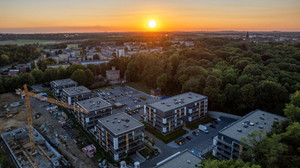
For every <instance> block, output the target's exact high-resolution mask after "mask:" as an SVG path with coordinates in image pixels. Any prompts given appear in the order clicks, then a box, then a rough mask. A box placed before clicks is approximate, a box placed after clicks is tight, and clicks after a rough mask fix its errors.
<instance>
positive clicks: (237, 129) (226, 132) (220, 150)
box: [213, 110, 285, 159]
mask: <svg viewBox="0 0 300 168" xmlns="http://www.w3.org/2000/svg"><path fill="white" fill-rule="evenodd" d="M284 119H285V118H284V117H282V116H279V115H276V114H272V113H269V112H266V111H262V110H255V111H252V112H250V113H248V114H247V115H245V116H244V117H242V118H241V119H239V120H237V121H236V122H234V123H232V124H230V125H229V126H227V127H225V128H223V129H222V130H220V131H219V133H218V135H217V136H216V137H215V138H214V139H213V144H214V145H215V146H216V147H215V148H214V150H213V155H214V156H216V157H217V158H219V159H230V158H232V159H237V158H238V157H239V155H240V154H241V153H242V152H243V151H246V150H247V149H246V148H244V145H243V143H244V142H241V140H242V139H247V137H248V135H249V134H250V133H252V132H254V131H260V130H262V131H263V134H266V133H267V132H269V131H270V130H271V128H272V125H273V123H274V122H279V121H281V120H284Z"/></svg>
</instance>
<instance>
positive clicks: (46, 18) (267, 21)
mask: <svg viewBox="0 0 300 168" xmlns="http://www.w3.org/2000/svg"><path fill="white" fill-rule="evenodd" d="M149 20H155V21H156V22H157V26H156V27H155V28H154V29H153V30H155V31H219V30H243V31H260V30H263V31H273V30H279V31H300V0H47V1H46V0H1V2H0V33H55V32H113V31H153V30H150V28H149V27H148V21H149Z"/></svg>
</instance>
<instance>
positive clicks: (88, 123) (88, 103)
mask: <svg viewBox="0 0 300 168" xmlns="http://www.w3.org/2000/svg"><path fill="white" fill-rule="evenodd" d="M77 105H78V106H79V107H81V108H84V109H85V110H87V111H88V112H89V114H84V113H80V112H77V111H73V112H72V113H73V115H74V116H75V118H76V119H77V120H78V122H79V123H80V124H81V125H82V127H83V128H85V129H86V130H90V129H93V128H94V126H96V125H97V123H98V119H100V118H103V117H106V116H109V115H111V114H112V105H111V104H110V103H108V102H106V101H105V100H103V99H101V98H99V97H94V98H91V99H87V100H82V101H79V102H77Z"/></svg>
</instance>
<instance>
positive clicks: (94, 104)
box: [77, 97, 111, 111]
mask: <svg viewBox="0 0 300 168" xmlns="http://www.w3.org/2000/svg"><path fill="white" fill-rule="evenodd" d="M77 104H78V105H79V106H81V107H82V108H84V109H86V110H87V111H95V110H99V109H102V108H106V107H111V104H110V103H108V102H106V101H105V100H103V99H101V98H100V97H94V98H91V99H87V100H82V101H79V102H77Z"/></svg>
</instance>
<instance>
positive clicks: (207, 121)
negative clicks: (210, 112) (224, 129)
mask: <svg viewBox="0 0 300 168" xmlns="http://www.w3.org/2000/svg"><path fill="white" fill-rule="evenodd" d="M214 120H215V119H214V118H211V117H206V118H203V119H201V120H197V121H195V122H193V123H190V124H189V125H187V126H186V127H187V128H189V129H190V130H194V129H197V128H198V126H199V125H200V124H202V125H204V124H207V123H209V122H212V121H214Z"/></svg>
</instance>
